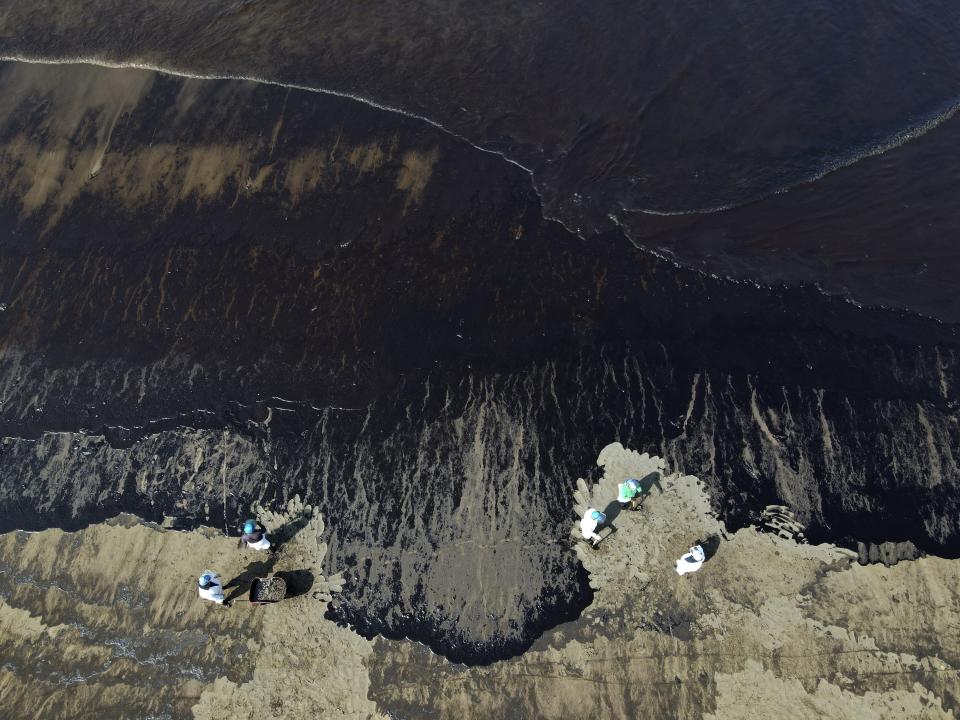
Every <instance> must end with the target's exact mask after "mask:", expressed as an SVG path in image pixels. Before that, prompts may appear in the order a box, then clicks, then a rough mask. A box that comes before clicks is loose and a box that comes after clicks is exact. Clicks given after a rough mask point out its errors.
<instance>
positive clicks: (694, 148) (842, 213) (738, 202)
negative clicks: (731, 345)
mask: <svg viewBox="0 0 960 720" xmlns="http://www.w3.org/2000/svg"><path fill="white" fill-rule="evenodd" d="M0 53H3V54H8V55H23V56H27V57H52V58H71V57H94V58H103V59H108V60H111V61H118V62H130V61H134V62H147V63H152V64H156V65H161V66H163V67H168V68H174V69H180V70H184V71H188V72H199V73H215V74H225V75H235V76H244V77H246V76H254V77H262V78H267V79H270V80H274V81H281V82H290V83H299V84H303V85H308V86H311V87H319V88H329V89H333V90H336V91H338V92H345V93H351V94H355V95H359V96H362V97H366V98H370V99H372V100H373V101H375V102H377V103H380V104H385V105H389V106H393V107H397V108H401V109H403V110H405V111H407V112H410V113H413V114H417V115H422V116H425V117H428V118H430V119H431V120H432V121H433V122H436V123H439V124H440V125H442V126H443V127H445V128H448V129H449V130H451V131H452V132H455V133H457V134H459V135H462V136H464V137H466V138H469V140H470V141H471V142H472V143H474V144H475V145H479V146H482V147H484V148H487V149H490V150H493V151H495V152H500V153H504V154H505V155H506V156H508V157H510V158H511V159H513V160H515V161H517V162H519V163H521V164H523V165H524V166H525V167H528V168H530V169H531V170H532V171H533V173H534V178H535V183H536V186H537V188H538V190H539V192H540V194H541V195H542V197H543V198H544V207H545V212H546V213H547V215H548V216H551V217H556V218H560V219H562V220H563V222H564V223H565V224H566V225H567V226H568V227H570V228H572V229H575V230H577V231H579V232H580V234H581V235H583V236H584V237H589V236H591V235H592V233H593V232H594V231H597V230H605V229H609V228H610V227H612V225H611V224H612V223H614V222H617V223H622V224H623V226H624V228H625V230H626V232H627V233H628V235H629V236H630V237H631V239H632V240H633V241H634V242H635V243H637V244H639V245H645V246H648V247H652V248H656V249H668V250H669V251H670V252H672V253H673V254H675V256H676V257H677V258H678V259H680V260H682V261H684V262H686V263H689V264H693V265H699V266H702V267H704V268H705V269H706V270H708V271H710V272H715V273H719V274H721V275H734V276H737V277H742V278H746V279H751V280H755V281H759V282H761V283H764V284H777V283H780V282H787V283H791V284H796V283H798V282H810V283H816V284H819V285H820V286H821V287H823V288H824V289H825V290H827V291H829V292H832V293H837V294H840V295H850V296H852V297H853V298H855V299H857V300H858V301H861V302H865V303H871V304H872V303H879V304H883V305H888V306H897V307H904V308H909V309H913V310H917V311H920V312H923V313H924V314H928V315H931V316H934V317H938V318H941V319H944V320H948V321H953V322H955V321H957V320H958V319H960V314H958V308H957V307H956V302H955V300H954V299H953V298H954V297H955V293H953V292H952V291H951V290H952V287H953V283H952V277H953V276H955V275H956V274H957V272H958V270H960V263H958V259H957V255H956V253H953V252H950V251H949V249H948V245H949V239H950V238H952V237H953V236H954V235H955V233H956V230H957V227H958V224H960V223H958V220H957V213H958V210H957V204H956V203H955V202H949V201H947V200H948V198H949V197H950V196H951V194H955V191H956V188H957V178H956V174H955V173H954V172H953V171H952V170H951V167H952V163H950V162H949V157H950V153H952V152H953V150H952V145H955V144H952V145H951V144H949V143H948V144H947V146H945V147H947V148H948V149H947V154H946V155H945V156H941V155H940V154H939V153H937V152H936V151H933V152H930V153H927V154H926V156H925V157H921V155H922V153H918V154H911V153H908V154H910V155H911V157H909V158H903V157H902V156H898V159H897V160H896V161H893V162H894V163H895V164H893V165H891V164H886V163H885V161H880V162H879V163H871V164H870V167H872V168H873V173H867V171H865V170H863V171H859V172H857V171H855V172H854V174H853V175H848V174H846V172H845V171H844V170H843V168H844V167H846V166H848V165H850V164H851V163H857V162H863V158H868V157H870V156H871V155H873V154H875V153H880V152H886V151H889V150H891V149H895V148H896V147H897V146H900V145H903V144H905V143H906V144H912V143H914V142H917V138H920V139H921V141H922V138H923V135H924V133H925V132H926V131H927V130H929V129H930V128H932V127H935V126H936V125H937V124H938V123H939V122H941V121H942V120H944V119H946V118H948V117H949V116H950V115H951V114H952V113H953V112H954V111H955V110H956V108H957V106H958V103H960V82H958V78H960V6H958V5H957V4H956V3H954V2H949V1H947V0H937V1H936V2H925V3H919V2H902V1H897V2H879V3H876V2H874V3H866V2H845V3H836V2H830V0H816V1H815V2H807V3H803V4H802V5H798V4H796V3H791V2H785V1H782V0H780V1H776V2H764V3H760V2H744V1H743V0H722V1H721V2H715V3H710V4H706V5H705V4H704V3H701V2H670V3H664V2H625V1H623V0H615V1H613V2H605V3H594V2H587V1H582V0H566V1H564V2H552V3H547V2H541V1H540V0H536V1H535V0H494V1H493V2H488V3H484V4H483V6H482V7H477V5H476V3H468V2H463V1H462V0H454V1H452V2H451V1H449V0H443V1H442V2H441V1H439V0H426V1H425V2H420V3H410V2H406V1H404V0H387V1H386V2H378V3H344V2H334V1H325V2H314V3H308V4H304V3H302V2H296V1H295V0H279V1H278V2H270V3H255V2H248V1H247V0H240V1H236V2H217V3H213V2H206V3H204V2H184V1H183V0H156V1H154V2H150V3H142V2H123V3H121V2H111V1H109V0H83V1H75V2H62V1H61V0H39V1H38V2H31V3H7V7H3V8H2V12H0ZM853 167H856V165H854V166H853ZM833 171H837V172H838V175H840V176H842V178H843V179H838V180H837V181H836V182H835V183H833V184H832V186H831V187H832V191H830V192H828V191H826V190H823V191H820V190H814V191H812V192H813V194H815V195H821V196H823V197H824V198H826V200H825V201H820V202H819V204H816V203H815V206H814V207H811V206H810V202H811V200H812V199H811V198H810V193H809V192H808V190H807V189H804V184H805V183H810V182H812V183H813V186H814V187H816V186H817V185H818V184H819V183H821V182H823V180H822V179H820V178H822V177H823V176H824V174H825V173H830V172H833ZM885 171H886V172H888V173H891V174H892V176H890V175H887V176H886V177H883V176H884V175H885ZM875 174H878V175H879V176H880V177H877V176H875ZM907 177H909V178H910V179H911V180H910V181H909V182H907V181H906V178H907ZM898 178H899V179H898ZM921 188H922V190H921ZM784 191H788V192H787V194H786V195H778V193H782V192H784ZM902 193H905V194H906V196H904V195H903V194H902ZM795 195H799V199H795V197H794V196H795ZM911 196H915V197H917V198H919V199H920V202H919V203H918V204H915V205H913V204H912V205H911V209H910V210H909V211H908V212H900V211H899V210H898V208H901V207H902V205H903V203H904V202H905V201H908V198H909V197H911ZM839 198H844V202H843V203H839V202H836V200H838V199H839ZM831 202H833V206H832V207H827V205H830V203H831ZM742 205H748V206H750V209H748V210H743V211H737V212H734V213H726V212H723V211H722V209H723V208H730V207H739V206H742ZM878 208H879V209H880V211H879V212H878V211H877V210H878ZM808 212H812V213H813V215H812V216H811V215H808V214H807V213H808ZM650 213H655V214H654V215H650ZM663 213H679V214H680V215H681V217H680V219H679V220H668V221H665V222H660V221H659V220H658V215H656V214H663ZM701 213H706V214H707V217H706V218H704V217H703V216H701ZM691 214H693V216H692V217H690V216H691ZM661 228H663V229H664V231H663V232H661V231H660V229H661ZM675 228H677V229H678V232H674V229H675ZM865 248H869V251H867V250H865ZM924 265H926V267H927V269H926V270H925V269H924Z"/></svg>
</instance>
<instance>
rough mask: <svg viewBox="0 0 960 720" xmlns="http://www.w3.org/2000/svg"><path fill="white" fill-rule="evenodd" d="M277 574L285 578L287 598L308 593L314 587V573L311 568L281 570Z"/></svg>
mask: <svg viewBox="0 0 960 720" xmlns="http://www.w3.org/2000/svg"><path fill="white" fill-rule="evenodd" d="M275 576H276V577H278V578H283V581H284V582H285V583H286V585H287V594H286V595H285V596H284V598H285V599H290V598H294V597H297V596H299V595H306V594H307V593H308V592H310V588H312V587H313V573H312V572H310V571H309V570H281V571H279V572H277V573H275Z"/></svg>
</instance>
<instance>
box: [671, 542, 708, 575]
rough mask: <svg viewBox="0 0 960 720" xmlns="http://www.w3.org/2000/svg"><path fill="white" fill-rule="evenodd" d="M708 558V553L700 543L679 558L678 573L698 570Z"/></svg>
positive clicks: (682, 573)
mask: <svg viewBox="0 0 960 720" xmlns="http://www.w3.org/2000/svg"><path fill="white" fill-rule="evenodd" d="M706 559H707V554H706V553H705V552H704V551H703V548H702V547H701V546H700V545H694V546H693V547H692V548H690V550H689V551H688V552H687V554H686V555H684V556H683V557H682V558H680V559H679V560H677V575H686V574H687V573H692V572H696V571H697V570H699V569H700V567H701V566H702V565H703V561H704V560H706Z"/></svg>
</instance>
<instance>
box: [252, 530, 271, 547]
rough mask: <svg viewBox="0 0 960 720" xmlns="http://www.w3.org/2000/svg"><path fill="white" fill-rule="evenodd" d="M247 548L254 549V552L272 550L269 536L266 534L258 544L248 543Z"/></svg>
mask: <svg viewBox="0 0 960 720" xmlns="http://www.w3.org/2000/svg"><path fill="white" fill-rule="evenodd" d="M247 547H248V548H252V549H254V550H269V549H270V541H269V540H267V534H266V533H264V534H263V537H262V538H260V539H259V540H258V541H257V542H255V543H252V542H248V543H247Z"/></svg>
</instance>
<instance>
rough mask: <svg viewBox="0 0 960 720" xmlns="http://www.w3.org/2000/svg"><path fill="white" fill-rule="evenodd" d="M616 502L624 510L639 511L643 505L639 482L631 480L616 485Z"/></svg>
mask: <svg viewBox="0 0 960 720" xmlns="http://www.w3.org/2000/svg"><path fill="white" fill-rule="evenodd" d="M617 502H618V503H620V506H621V507H623V509H624V510H639V509H640V505H641V504H642V503H643V495H642V494H641V493H640V481H639V480H634V479H632V478H631V479H630V480H627V481H626V482H622V483H620V484H619V485H617Z"/></svg>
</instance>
